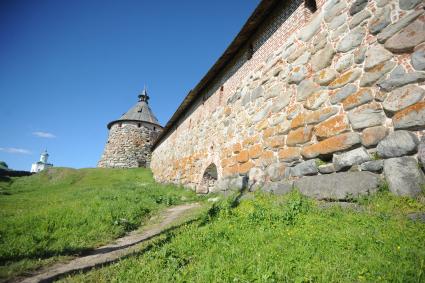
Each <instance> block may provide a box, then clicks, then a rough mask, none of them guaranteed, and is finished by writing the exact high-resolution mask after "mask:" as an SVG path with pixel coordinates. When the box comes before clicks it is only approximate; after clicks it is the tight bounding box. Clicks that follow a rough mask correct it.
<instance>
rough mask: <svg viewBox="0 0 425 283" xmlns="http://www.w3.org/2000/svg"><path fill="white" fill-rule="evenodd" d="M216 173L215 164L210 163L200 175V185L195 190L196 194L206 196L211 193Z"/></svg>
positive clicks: (215, 181)
mask: <svg viewBox="0 0 425 283" xmlns="http://www.w3.org/2000/svg"><path fill="white" fill-rule="evenodd" d="M217 179H218V172H217V166H216V165H215V163H211V164H210V165H208V167H207V168H206V169H205V171H204V173H203V174H202V179H201V183H200V184H199V185H198V187H197V188H196V192H197V193H198V194H207V193H209V192H211V191H212V190H213V189H214V187H215V184H216V183H217Z"/></svg>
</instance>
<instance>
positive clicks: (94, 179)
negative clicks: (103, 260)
mask: <svg viewBox="0 0 425 283" xmlns="http://www.w3.org/2000/svg"><path fill="white" fill-rule="evenodd" d="M0 188H1V192H2V193H1V194H0V281H1V279H2V278H3V279H5V278H10V277H11V276H15V275H16V274H18V273H21V272H23V271H28V270H31V269H34V268H37V267H40V266H43V265H45V264H50V263H52V262H54V261H57V260H63V259H66V258H69V257H70V256H75V255H78V254H81V253H83V252H84V251H86V250H89V249H93V248H95V247H98V246H100V245H103V244H106V243H108V242H110V241H111V240H112V239H115V238H117V237H120V236H123V235H124V234H125V233H126V232H128V231H130V230H134V229H136V228H138V227H139V226H141V225H143V224H144V223H145V221H147V220H148V219H149V217H150V216H151V215H153V214H155V213H157V212H159V211H160V210H161V209H163V208H165V207H167V206H171V205H175V204H180V203H183V202H191V201H194V200H195V199H197V197H196V195H195V194H194V193H193V192H191V191H188V190H184V189H182V188H176V187H175V186H167V185H160V184H156V183H155V182H154V180H153V178H152V176H151V172H150V171H149V170H146V169H81V170H74V169H66V168H53V169H51V170H48V171H44V172H42V173H40V174H37V175H33V176H30V177H21V178H12V180H11V181H9V182H8V181H7V180H3V181H1V180H0Z"/></svg>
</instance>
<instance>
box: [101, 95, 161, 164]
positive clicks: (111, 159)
mask: <svg viewBox="0 0 425 283" xmlns="http://www.w3.org/2000/svg"><path fill="white" fill-rule="evenodd" d="M148 101H149V96H148V93H147V91H146V89H145V90H143V92H142V93H141V94H140V95H139V101H138V102H137V104H136V105H135V106H134V107H132V108H131V109H130V110H129V111H128V112H127V113H125V114H124V115H122V116H121V118H119V119H118V120H115V121H112V122H110V123H109V124H108V126H107V127H108V129H109V137H108V141H107V142H106V146H105V150H104V152H103V154H102V157H101V159H100V161H99V163H98V164H97V166H98V167H118V168H134V167H149V164H150V160H151V145H152V143H153V142H154V141H155V139H156V138H157V137H158V135H159V134H160V133H161V131H162V127H161V126H160V125H159V123H158V120H157V119H156V117H155V115H154V114H153V113H152V110H151V109H150V107H149V105H148Z"/></svg>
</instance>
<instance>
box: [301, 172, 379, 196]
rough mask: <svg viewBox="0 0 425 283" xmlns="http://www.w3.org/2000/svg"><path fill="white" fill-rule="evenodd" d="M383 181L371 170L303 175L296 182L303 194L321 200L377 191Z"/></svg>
mask: <svg viewBox="0 0 425 283" xmlns="http://www.w3.org/2000/svg"><path fill="white" fill-rule="evenodd" d="M380 183H381V178H380V177H379V175H376V174H373V173H370V172H343V173H335V174H328V175H317V176H309V177H303V178H301V179H299V180H297V181H295V183H294V187H295V188H298V189H299V190H300V192H301V193H302V194H303V195H306V196H308V197H312V198H316V199H320V200H349V199H351V198H353V197H358V196H362V195H368V194H372V193H375V192H376V191H377V190H378V187H379V185H380Z"/></svg>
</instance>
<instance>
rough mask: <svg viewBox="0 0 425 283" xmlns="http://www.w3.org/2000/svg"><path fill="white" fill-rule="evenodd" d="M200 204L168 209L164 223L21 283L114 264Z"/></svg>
mask: <svg viewBox="0 0 425 283" xmlns="http://www.w3.org/2000/svg"><path fill="white" fill-rule="evenodd" d="M199 207H200V204H198V203H193V204H184V205H179V206H175V207H172V208H169V209H167V210H166V211H165V212H164V213H163V214H162V217H161V218H162V221H160V222H159V223H157V224H154V225H152V226H150V227H149V228H148V229H146V230H144V231H134V232H132V233H130V234H129V235H128V236H125V237H122V238H119V239H117V240H116V241H115V242H114V243H112V244H110V245H106V246H103V247H100V248H97V249H95V250H94V251H93V252H91V253H90V254H89V255H87V256H83V257H79V258H76V259H73V260H71V261H70V262H68V263H60V264H56V265H53V266H50V267H48V268H46V269H45V270H42V271H41V272H40V273H38V274H37V275H34V276H32V277H28V278H25V279H23V280H21V281H20V282H28V283H29V282H31V283H34V282H51V281H53V280H55V279H57V278H59V277H61V276H63V275H66V274H69V273H73V272H76V271H80V270H88V269H91V268H93V267H95V266H99V265H102V264H106V263H111V262H114V261H116V260H118V259H120V258H121V257H124V256H127V255H129V254H131V253H133V252H135V251H137V250H138V246H139V245H138V244H140V243H143V242H144V241H146V240H149V239H151V238H152V237H154V236H157V235H159V234H161V233H162V232H164V231H165V230H166V229H167V228H169V227H170V224H173V222H174V221H175V220H176V219H178V218H179V216H181V215H182V214H183V213H185V212H187V211H189V210H192V209H195V208H199Z"/></svg>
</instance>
